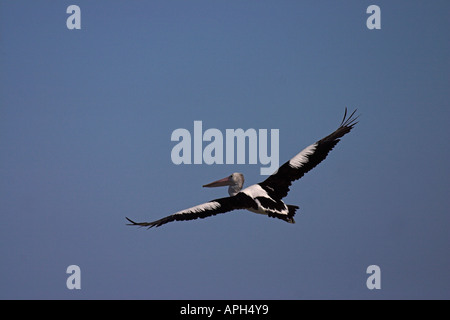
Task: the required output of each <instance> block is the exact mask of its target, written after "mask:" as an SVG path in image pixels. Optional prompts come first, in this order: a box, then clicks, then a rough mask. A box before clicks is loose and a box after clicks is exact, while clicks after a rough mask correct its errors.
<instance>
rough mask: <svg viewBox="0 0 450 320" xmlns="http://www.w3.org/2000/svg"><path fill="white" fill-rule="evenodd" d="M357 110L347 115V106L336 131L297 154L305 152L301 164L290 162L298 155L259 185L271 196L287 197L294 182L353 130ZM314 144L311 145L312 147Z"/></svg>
mask: <svg viewBox="0 0 450 320" xmlns="http://www.w3.org/2000/svg"><path fill="white" fill-rule="evenodd" d="M355 112H356V110H355V111H353V112H352V113H351V115H350V116H349V117H347V108H345V113H344V118H343V119H342V122H341V124H340V126H339V128H337V129H336V131H334V132H333V133H331V134H330V135H328V136H326V137H325V138H323V139H321V140H319V141H317V142H316V143H315V144H314V145H315V148H314V150H313V151H312V152H305V151H308V150H307V149H308V148H309V147H308V148H306V149H304V150H302V151H301V152H300V153H299V154H298V155H297V156H299V155H300V154H301V153H302V152H303V153H304V158H303V161H301V164H300V165H298V166H297V167H295V166H292V165H291V163H290V161H291V160H292V159H295V158H296V157H297V156H296V157H294V158H292V159H291V160H289V161H287V162H286V163H284V164H283V165H282V166H281V167H280V168H279V169H278V170H277V172H275V173H274V174H272V175H271V176H269V177H268V178H267V179H266V180H264V181H263V182H261V183H259V185H260V186H261V187H263V188H264V189H265V190H266V191H267V192H268V193H269V195H270V196H271V197H277V198H279V199H282V198H284V197H286V196H287V194H288V192H289V187H290V185H291V184H292V182H293V181H295V180H298V179H300V178H301V177H303V175H304V174H305V173H307V172H308V171H310V170H311V169H313V168H314V167H315V166H317V165H318V164H319V163H320V162H322V161H323V160H324V159H325V158H326V157H327V155H328V153H329V152H330V151H331V150H333V148H334V146H335V145H336V144H337V143H338V142H339V141H340V138H341V137H343V136H344V135H345V134H347V133H349V132H350V130H352V129H353V127H354V126H355V125H356V124H357V123H358V122H357V121H356V120H357V118H358V117H355V116H354V115H355ZM314 145H311V146H310V147H312V146H314ZM310 150H311V149H310Z"/></svg>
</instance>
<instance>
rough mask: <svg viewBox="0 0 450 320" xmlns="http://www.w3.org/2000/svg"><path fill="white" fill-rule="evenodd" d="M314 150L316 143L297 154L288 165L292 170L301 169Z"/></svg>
mask: <svg viewBox="0 0 450 320" xmlns="http://www.w3.org/2000/svg"><path fill="white" fill-rule="evenodd" d="M316 148H317V143H314V144H312V145H310V146H309V147H306V148H305V149H303V150H302V151H300V153H299V154H297V155H296V156H295V157H293V158H292V159H291V160H289V165H290V166H291V167H292V168H294V169H298V168H301V167H302V166H303V165H304V164H305V163H308V161H309V159H308V156H309V155H311V154H313V153H314V152H315V151H316Z"/></svg>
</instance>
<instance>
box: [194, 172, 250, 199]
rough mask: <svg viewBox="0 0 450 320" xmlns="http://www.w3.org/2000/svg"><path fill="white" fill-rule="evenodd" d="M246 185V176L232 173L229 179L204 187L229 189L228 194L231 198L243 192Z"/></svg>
mask: <svg viewBox="0 0 450 320" xmlns="http://www.w3.org/2000/svg"><path fill="white" fill-rule="evenodd" d="M243 185H244V175H243V174H242V173H238V172H235V173H232V174H231V175H229V176H228V177H225V178H223V179H220V180H217V181H214V182H211V183H208V184H205V185H204V186H203V187H207V188H212V187H223V186H229V187H228V193H229V195H230V196H234V195H236V194H237V193H238V192H239V191H241V189H242V186H243Z"/></svg>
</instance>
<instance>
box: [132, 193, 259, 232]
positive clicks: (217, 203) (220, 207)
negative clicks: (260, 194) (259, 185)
mask: <svg viewBox="0 0 450 320" xmlns="http://www.w3.org/2000/svg"><path fill="white" fill-rule="evenodd" d="M253 205H254V204H253V202H252V201H251V199H250V198H249V197H247V196H246V195H245V194H242V193H238V194H237V195H235V196H233V197H226V198H221V199H216V200H211V201H209V202H206V203H203V204H199V205H197V206H195V207H192V208H189V209H185V210H181V211H178V212H175V213H174V214H172V215H170V216H167V217H164V218H162V219H159V220H156V221H153V222H134V221H133V220H131V219H129V218H126V219H127V220H128V221H129V222H131V223H129V224H128V225H129V226H141V227H148V228H151V227H159V226H162V225H163V224H166V223H168V222H172V221H180V220H194V219H197V218H206V217H209V216H214V215H216V214H219V213H225V212H229V211H232V210H236V209H247V208H251V207H252V206H253Z"/></svg>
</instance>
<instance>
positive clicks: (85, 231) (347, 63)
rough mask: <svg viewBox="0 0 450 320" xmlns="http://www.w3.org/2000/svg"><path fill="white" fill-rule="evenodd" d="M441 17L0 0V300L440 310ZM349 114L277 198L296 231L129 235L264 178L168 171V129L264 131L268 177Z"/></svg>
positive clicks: (196, 229) (350, 7)
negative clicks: (225, 182)
mask: <svg viewBox="0 0 450 320" xmlns="http://www.w3.org/2000/svg"><path fill="white" fill-rule="evenodd" d="M72 4H76V5H78V6H79V7H80V8H81V29H80V30H68V29H67V27H66V19H67V18H68V17H69V14H67V13H66V9H67V7H68V6H69V5H72ZM371 4H377V5H378V6H379V7H380V8H381V29H380V30H369V29H367V27H366V19H367V18H368V16H369V15H368V14H367V13H366V9H367V7H368V6H369V5H371ZM449 9H450V5H449V3H448V1H432V2H425V1H376V2H373V1H316V2H311V1H126V2H124V1H82V0H77V1H58V2H55V1H3V0H2V1H0V175H1V179H0V194H1V196H0V212H1V220H2V221H1V223H0V255H1V257H2V259H1V263H0V298H2V299H12V298H14V299H16V298H18V299H30V298H31V299H131V298H136V299H307V298H319V299H321V298H324V299H330V298H331V299H356V298H359V299H403V298H425V299H428V298H440V299H442V298H445V299H449V298H450V275H449V272H448V270H450V258H449V254H448V252H449V245H450V235H449V225H450V216H449V208H450V200H449V196H448V195H449V191H450V179H449V178H450V174H449V170H448V163H450V147H449V142H448V141H449V133H450V129H449V126H448V124H449V120H450V108H449V107H450V105H449V101H450V93H449V90H448V86H449V75H450V63H449V62H450V61H449V57H450V45H449V39H448V30H449V27H450V26H449V20H448V12H449ZM345 107H348V108H349V109H354V108H358V112H359V113H360V114H361V117H360V122H359V124H358V125H357V126H356V127H355V129H354V130H353V131H352V132H351V133H350V134H349V135H347V136H345V137H344V138H343V139H342V141H341V142H340V143H339V144H338V145H337V147H336V148H335V149H334V150H333V151H332V152H331V153H330V155H329V156H328V158H327V159H326V160H325V161H324V162H323V163H322V164H320V165H319V166H318V167H316V168H315V169H314V170H313V171H311V172H310V173H308V174H307V175H306V176H305V177H303V178H302V179H301V180H299V181H298V182H296V183H295V184H294V185H293V187H292V188H291V191H290V193H289V195H288V196H287V197H286V198H285V200H286V202H287V203H289V204H295V205H298V206H300V210H299V213H298V214H297V216H296V222H297V223H296V224H294V225H290V224H287V223H285V222H283V221H278V220H274V219H269V218H267V217H264V216H260V215H255V214H253V213H248V212H245V211H235V212H232V213H228V214H223V215H219V216H215V217H212V218H208V219H203V220H196V221H190V222H175V223H172V224H169V225H166V226H164V227H161V228H157V229H151V230H145V229H137V228H132V227H128V226H126V225H125V223H126V221H125V216H128V217H130V218H133V219H136V220H138V221H151V220H156V219H159V218H161V217H163V216H166V215H169V214H171V213H173V212H176V211H178V210H181V209H184V208H188V207H191V206H193V205H196V204H199V203H202V202H205V201H208V200H211V199H215V198H218V197H223V196H225V195H226V194H227V192H226V189H225V188H217V189H204V188H202V187H201V186H202V185H203V184H205V183H208V182H211V181H213V180H216V179H219V178H222V177H224V176H226V175H228V174H230V173H232V172H235V171H238V172H243V173H244V174H245V177H246V185H247V186H248V185H250V184H253V183H256V182H260V181H262V180H263V179H265V177H263V176H260V167H261V164H260V163H258V164H252V165H251V164H243V165H231V164H224V165H206V164H201V165H194V164H192V165H179V166H177V165H174V164H173V163H172V161H171V157H170V155H171V150H172V148H173V147H174V146H175V144H176V143H175V142H173V141H171V139H170V137H171V134H172V132H173V131H174V130H175V129H177V128H185V129H187V130H189V131H190V132H193V125H194V121H195V120H201V121H202V123H203V128H204V130H206V129H208V128H217V129H219V130H221V131H222V132H225V129H227V128H231V129H236V128H243V129H248V128H255V129H279V140H280V141H279V145H280V151H279V158H280V164H281V163H283V162H285V161H287V160H288V159H289V158H290V157H292V156H294V155H295V154H296V153H297V152H299V151H300V150H301V149H302V148H304V147H306V146H308V145H309V144H311V143H313V142H315V141H317V140H318V139H320V138H322V137H324V136H326V135H328V134H329V133H331V132H332V131H334V130H335V129H336V128H337V126H338V125H339V122H340V120H341V118H342V115H343V112H344V109H345ZM72 264H75V265H78V266H79V267H80V269H81V290H68V289H67V287H66V279H67V277H68V276H69V275H68V274H66V268H67V267H68V266H69V265H72ZM369 265H378V266H379V267H380V269H381V289H380V290H368V289H367V287H366V280H367V277H368V276H369V275H368V274H366V268H367V267H368V266H369Z"/></svg>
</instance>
